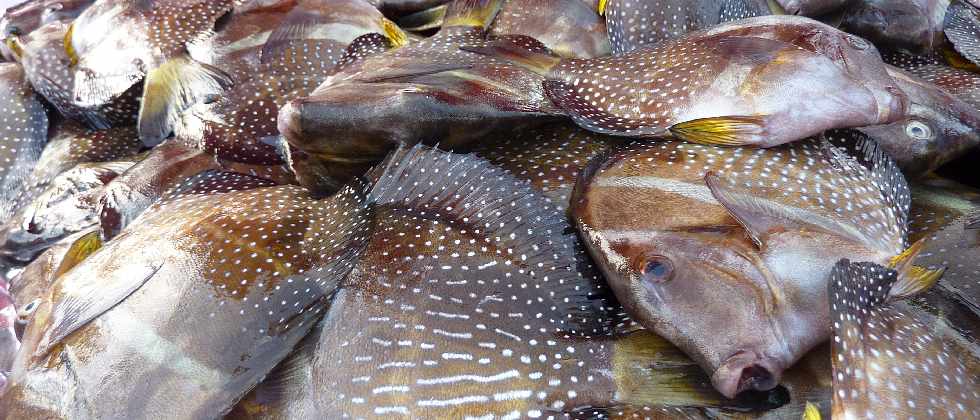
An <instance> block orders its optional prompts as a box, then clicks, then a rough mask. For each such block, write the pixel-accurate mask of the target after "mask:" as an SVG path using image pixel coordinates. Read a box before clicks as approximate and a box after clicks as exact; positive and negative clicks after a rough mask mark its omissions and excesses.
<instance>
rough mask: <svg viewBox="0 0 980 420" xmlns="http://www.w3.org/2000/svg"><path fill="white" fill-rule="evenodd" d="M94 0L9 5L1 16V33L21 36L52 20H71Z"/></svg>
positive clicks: (29, 0)
mask: <svg viewBox="0 0 980 420" xmlns="http://www.w3.org/2000/svg"><path fill="white" fill-rule="evenodd" d="M94 2H95V1H94V0H27V1H23V2H21V3H20V4H18V5H16V6H13V7H8V8H7V9H6V10H4V11H3V17H2V18H0V34H2V36H3V37H4V38H6V37H8V36H21V35H27V34H29V33H31V32H34V30H36V29H37V28H40V27H42V26H44V25H47V24H49V23H51V22H70V21H71V20H73V19H75V18H76V17H78V15H79V14H81V13H82V11H84V10H85V9H86V8H88V7H89V6H90V5H91V4H92V3H94Z"/></svg>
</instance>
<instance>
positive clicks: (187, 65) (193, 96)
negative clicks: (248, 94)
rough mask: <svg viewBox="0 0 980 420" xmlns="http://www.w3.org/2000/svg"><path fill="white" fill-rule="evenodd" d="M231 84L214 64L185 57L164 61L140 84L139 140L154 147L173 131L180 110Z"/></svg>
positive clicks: (228, 78) (217, 93) (215, 94)
mask: <svg viewBox="0 0 980 420" xmlns="http://www.w3.org/2000/svg"><path fill="white" fill-rule="evenodd" d="M231 86H232V80H231V77H230V76H228V75H227V74H225V72H223V71H221V70H219V69H217V68H216V67H214V66H211V65H208V64H204V63H199V62H197V61H194V60H191V59H188V58H175V59H173V60H170V61H168V62H166V63H164V64H163V65H162V66H160V67H158V68H157V69H155V70H153V71H151V72H150V73H149V74H147V75H146V81H145V82H144V84H143V100H142V102H141V103H140V113H139V121H138V124H137V125H138V127H139V134H140V140H142V141H143V144H145V145H146V146H149V147H153V146H156V145H157V144H159V143H160V142H162V141H163V139H165V138H167V137H168V136H169V135H170V132H171V131H173V127H174V125H176V123H177V121H178V119H179V118H180V113H181V112H183V111H185V110H186V109H187V108H190V107H191V106H192V105H194V104H195V103H198V102H201V101H204V100H205V99H208V98H212V97H214V96H217V95H220V94H222V93H224V92H225V90H227V89H230V88H231Z"/></svg>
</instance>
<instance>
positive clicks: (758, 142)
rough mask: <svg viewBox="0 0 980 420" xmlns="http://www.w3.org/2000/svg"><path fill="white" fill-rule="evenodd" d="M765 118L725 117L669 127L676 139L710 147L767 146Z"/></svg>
mask: <svg viewBox="0 0 980 420" xmlns="http://www.w3.org/2000/svg"><path fill="white" fill-rule="evenodd" d="M766 132H767V130H766V117H765V116H725V117H711V118H700V119H697V120H691V121H685V122H682V123H679V124H675V125H673V126H672V127H670V133H671V134H673V135H674V137H677V138H678V139H681V140H684V141H687V142H690V143H698V144H706V145H711V146H762V145H765V146H769V145H768V144H766V143H765V142H766V140H767V137H768V136H767V135H766Z"/></svg>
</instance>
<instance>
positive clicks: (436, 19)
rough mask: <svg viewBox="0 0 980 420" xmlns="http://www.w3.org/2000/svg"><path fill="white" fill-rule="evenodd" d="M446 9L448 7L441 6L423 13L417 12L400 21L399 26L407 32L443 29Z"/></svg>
mask: <svg viewBox="0 0 980 420" xmlns="http://www.w3.org/2000/svg"><path fill="white" fill-rule="evenodd" d="M446 9H447V7H446V5H445V4H441V5H439V6H436V7H432V8H428V9H425V10H423V11H421V12H415V13H412V14H410V15H408V16H405V17H403V18H401V19H398V25H399V26H401V27H402V28H405V30H408V31H412V32H422V31H428V30H432V29H437V28H439V27H442V24H443V22H444V21H445V19H446Z"/></svg>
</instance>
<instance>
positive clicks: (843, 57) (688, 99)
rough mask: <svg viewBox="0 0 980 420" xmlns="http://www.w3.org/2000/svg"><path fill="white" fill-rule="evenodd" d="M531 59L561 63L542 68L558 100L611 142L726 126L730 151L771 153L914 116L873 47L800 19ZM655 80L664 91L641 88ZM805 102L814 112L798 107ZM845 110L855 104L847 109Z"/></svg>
mask: <svg viewBox="0 0 980 420" xmlns="http://www.w3.org/2000/svg"><path fill="white" fill-rule="evenodd" d="M499 45H500V44H498V46H497V48H501V47H500V46H499ZM504 48H506V47H504ZM511 48H514V49H517V50H520V49H521V48H520V47H515V46H511ZM467 49H468V50H474V51H480V50H481V49H480V48H479V47H476V48H472V49H471V48H469V47H467ZM483 52H484V53H488V54H498V55H499V54H500V52H499V50H497V51H493V50H490V51H489V52H488V51H486V50H483ZM517 54H525V53H524V52H519V53H517ZM530 55H531V56H532V58H530V59H531V60H541V61H546V60H551V61H549V62H548V64H549V65H550V70H548V68H549V67H548V66H545V67H541V68H539V70H543V71H544V72H545V73H546V74H547V75H548V76H547V78H548V81H547V82H546V87H545V90H546V92H547V94H548V96H549V98H550V99H551V100H552V101H553V102H555V104H556V105H557V106H558V107H559V108H562V110H563V111H564V114H565V115H568V116H570V117H571V118H572V119H573V120H574V121H575V122H576V123H577V124H579V125H580V126H582V127H583V128H586V129H589V130H592V131H596V132H600V133H603V134H612V135H619V136H629V137H639V138H650V137H664V136H667V135H668V134H669V133H673V134H674V135H675V136H677V135H681V133H679V130H678V127H681V126H684V125H687V124H695V123H698V122H699V121H702V119H706V120H710V119H713V118H718V119H722V120H724V121H726V124H727V122H728V121H734V124H735V128H726V129H725V131H726V134H728V133H729V132H730V134H731V136H732V138H733V139H732V141H730V142H729V141H728V140H724V141H722V142H724V143H725V144H743V145H753V146H761V147H771V146H774V145H778V144H783V143H786V142H789V141H795V140H798V139H801V138H805V137H807V136H812V135H817V134H819V133H821V132H822V131H824V130H826V129H830V128H840V127H857V126H866V125H877V124H886V123H891V122H894V121H897V120H899V119H901V118H902V117H904V116H905V114H906V112H907V108H908V103H907V102H908V98H907V96H906V95H905V94H904V93H903V92H901V91H900V90H899V89H898V88H897V87H896V83H895V81H894V80H891V78H890V77H889V76H888V75H887V73H886V72H885V69H884V64H883V63H882V62H881V58H880V56H879V55H878V53H877V51H876V50H875V48H874V47H873V46H872V45H871V44H869V43H868V42H867V41H864V40H861V39H860V38H857V37H854V36H852V35H848V34H846V33H843V32H840V31H838V30H836V29H834V28H831V27H829V26H826V25H824V24H821V23H819V22H816V21H813V20H810V19H807V18H801V17H795V16H763V17H757V18H750V19H745V20H741V21H738V22H733V23H728V24H724V25H719V26H716V27H714V28H712V29H709V30H705V31H700V32H694V33H691V34H688V35H687V36H685V37H682V38H678V39H675V40H670V41H666V42H664V43H661V44H658V45H656V46H653V47H649V48H646V49H641V50H637V51H634V52H632V53H629V54H627V55H624V56H618V57H604V58H597V59H591V60H576V59H563V60H557V59H556V58H554V57H553V56H544V55H542V54H533V53H531V54H530ZM787 63H792V64H791V65H787ZM777 64H779V65H777ZM803 74H805V75H806V76H805V77H802V75H803ZM658 76H659V78H657V77H658ZM650 79H655V80H656V81H657V83H656V84H655V85H648V84H646V82H643V84H642V85H641V84H640V83H639V82H637V81H641V80H650ZM660 80H663V81H660ZM691 80H694V81H696V82H691ZM668 84H669V85H670V86H668ZM673 86H676V87H673ZM830 86H833V87H832V88H831V87H830ZM816 87H819V88H820V93H819V94H818V93H817V92H816V91H815V90H814V89H816ZM810 91H813V94H812V95H810V94H806V93H804V92H810ZM827 92H834V94H833V95H828V94H827ZM802 98H807V100H806V101H805V102H806V104H802V103H795V101H798V100H802ZM813 98H820V101H824V100H825V101H826V102H820V103H817V102H814V100H813ZM604 100H606V102H603V101H604ZM841 103H846V104H849V106H847V110H846V111H845V110H844V109H842V107H841ZM829 109H833V111H832V112H831V111H829ZM817 110H823V111H819V112H816V111H817ZM801 112H807V113H809V112H813V113H814V114H813V115H812V116H811V115H809V114H808V115H807V116H804V115H802V114H801ZM789 115H792V117H790V116H789ZM780 116H784V117H780ZM680 123H684V124H680ZM692 127H693V125H692ZM682 136H683V137H684V139H685V140H689V141H702V140H701V139H699V138H697V137H696V136H695V135H693V134H683V135H682ZM703 141H706V142H710V141H711V140H703Z"/></svg>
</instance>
